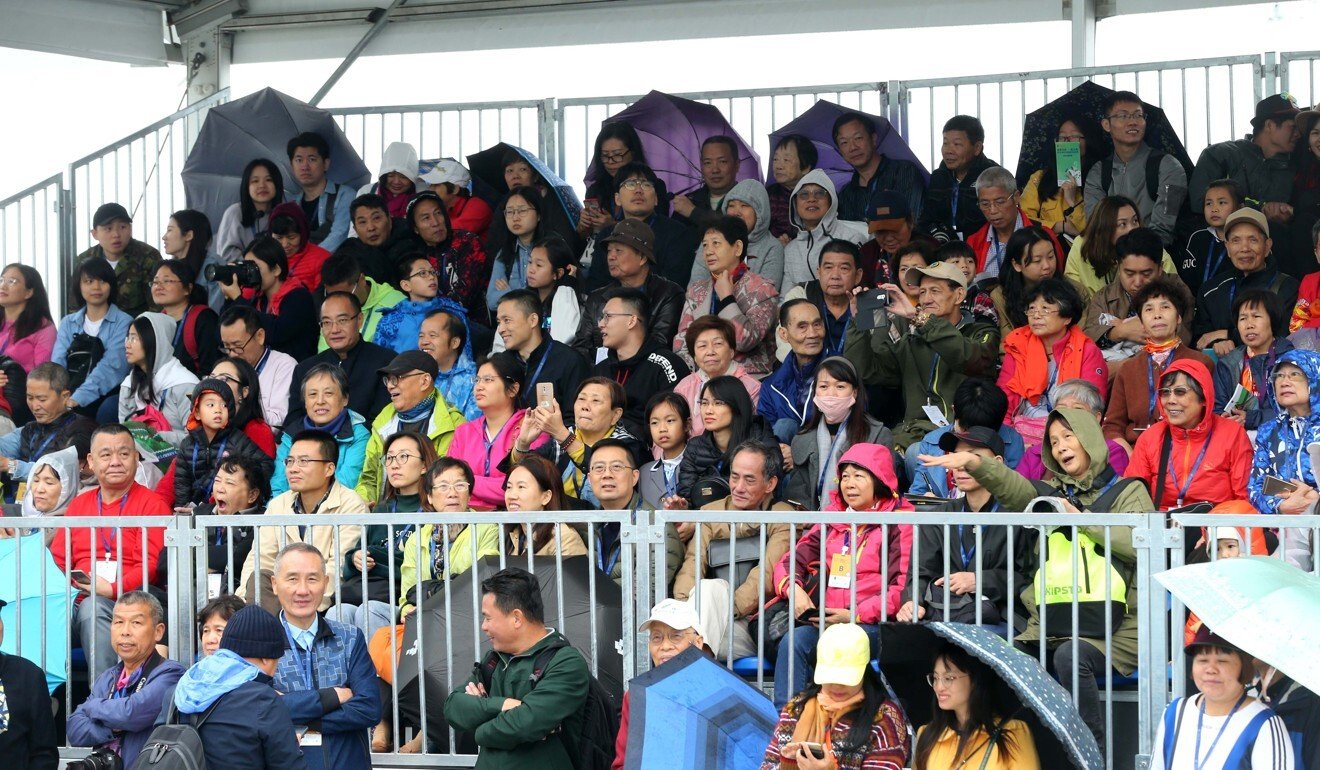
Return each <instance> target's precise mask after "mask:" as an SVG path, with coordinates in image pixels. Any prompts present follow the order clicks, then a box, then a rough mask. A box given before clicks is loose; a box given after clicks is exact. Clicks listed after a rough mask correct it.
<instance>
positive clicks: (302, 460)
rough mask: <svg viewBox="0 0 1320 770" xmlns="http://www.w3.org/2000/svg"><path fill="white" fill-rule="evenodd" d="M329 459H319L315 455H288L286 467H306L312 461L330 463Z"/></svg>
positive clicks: (285, 462) (285, 459)
mask: <svg viewBox="0 0 1320 770" xmlns="http://www.w3.org/2000/svg"><path fill="white" fill-rule="evenodd" d="M328 462H330V461H329V460H318V459H316V458H315V457H286V458H284V467H285V468H288V467H289V466H290V465H296V466H298V467H299V468H306V467H307V466H308V465H309V464H311V463H328Z"/></svg>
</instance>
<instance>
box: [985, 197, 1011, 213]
mask: <svg viewBox="0 0 1320 770" xmlns="http://www.w3.org/2000/svg"><path fill="white" fill-rule="evenodd" d="M1011 203H1013V199H1012V198H995V199H994V200H992V201H977V202H976V205H977V206H979V207H980V209H981V210H982V211H994V210H995V209H1002V208H1004V207H1005V206H1008V205H1010V204H1011Z"/></svg>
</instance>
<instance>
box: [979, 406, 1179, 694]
mask: <svg viewBox="0 0 1320 770" xmlns="http://www.w3.org/2000/svg"><path fill="white" fill-rule="evenodd" d="M1058 420H1064V421H1065V423H1066V424H1067V425H1068V426H1070V427H1071V428H1072V430H1073V433H1074V435H1076V436H1077V438H1078V440H1079V441H1080V442H1081V445H1082V449H1083V450H1085V452H1086V454H1087V456H1088V457H1090V458H1091V463H1090V464H1089V466H1088V467H1087V469H1086V472H1085V473H1083V474H1082V475H1081V476H1080V477H1076V478H1074V477H1072V476H1069V475H1068V474H1066V473H1064V472H1063V468H1061V467H1060V466H1059V463H1058V462H1057V461H1056V460H1055V459H1054V455H1053V453H1052V452H1050V451H1049V447H1048V445H1047V446H1046V447H1045V449H1044V451H1043V452H1042V453H1041V459H1042V460H1043V462H1044V464H1045V467H1046V468H1047V469H1049V471H1050V473H1052V474H1054V478H1053V479H1051V480H1050V481H1049V482H1047V483H1048V484H1049V485H1050V486H1052V487H1054V488H1055V489H1063V488H1065V487H1066V488H1067V489H1068V491H1069V492H1070V493H1071V494H1072V496H1073V497H1075V498H1076V499H1077V500H1079V501H1081V503H1082V505H1083V506H1086V505H1089V504H1091V503H1093V502H1095V500H1096V499H1097V498H1098V497H1100V495H1101V493H1102V492H1103V487H1102V486H1097V485H1096V484H1095V480H1096V477H1097V476H1099V475H1100V474H1101V473H1102V472H1103V471H1104V469H1105V468H1107V467H1109V448H1108V446H1107V445H1106V444H1105V437H1104V433H1103V432H1102V431H1101V429H1100V423H1099V422H1097V421H1096V419H1095V416H1094V415H1092V414H1091V413H1090V412H1086V411H1083V410H1081V409H1055V410H1054V411H1053V412H1050V416H1049V419H1047V420H1046V421H1045V435H1046V436H1047V437H1048V436H1049V435H1050V428H1051V427H1053V425H1054V423H1055V422H1056V421H1058ZM1047 441H1048V439H1047ZM1097 458H1098V459H1097ZM969 471H970V473H971V475H972V477H973V478H975V479H976V480H977V481H979V482H981V484H982V485H983V486H984V487H985V488H986V489H988V490H990V494H992V495H994V496H995V499H996V500H998V501H999V502H1000V504H1001V505H1003V507H1004V509H1005V510H1009V511H1021V510H1024V509H1025V508H1026V507H1027V503H1028V502H1030V501H1031V499H1032V498H1034V497H1038V496H1039V493H1038V492H1037V491H1036V487H1035V485H1033V484H1032V483H1031V482H1030V481H1028V480H1026V479H1025V478H1023V477H1022V476H1020V475H1018V474H1017V473H1016V472H1015V471H1013V470H1011V469H1010V468H1009V467H1008V466H1006V465H1004V464H1003V463H1002V462H999V461H998V460H995V459H989V460H982V461H981V464H980V465H979V466H978V467H977V468H976V469H975V470H971V469H969ZM1110 507H1111V508H1113V510H1112V511H1108V512H1109V513H1150V512H1151V511H1153V510H1155V503H1153V502H1152V501H1151V499H1150V492H1148V491H1147V490H1146V486H1145V485H1144V484H1141V483H1136V484H1128V485H1127V487H1126V488H1124V490H1123V492H1122V493H1121V494H1120V495H1119V496H1118V499H1117V500H1115V501H1114V504H1113V505H1112V506H1110ZM1080 530H1081V531H1082V532H1085V533H1087V534H1088V535H1090V536H1091V537H1092V538H1094V539H1095V541H1096V542H1097V543H1100V544H1101V545H1103V544H1104V542H1105V530H1104V527H1080ZM1032 539H1033V540H1035V541H1036V545H1037V547H1038V548H1039V545H1040V541H1039V539H1038V538H1034V537H1033V538H1032ZM1109 545H1110V548H1111V549H1112V551H1113V559H1114V566H1115V567H1116V568H1117V569H1118V571H1119V572H1120V573H1121V574H1123V576H1124V578H1125V579H1126V580H1127V584H1128V594H1127V606H1128V612H1127V616H1126V617H1125V618H1123V622H1122V624H1121V625H1119V627H1118V629H1117V630H1116V631H1115V632H1114V633H1113V635H1112V640H1113V651H1112V655H1113V663H1114V667H1115V668H1117V669H1118V670H1119V672H1120V673H1122V674H1123V675H1125V676H1126V675H1129V674H1131V673H1132V672H1133V671H1134V670H1136V667H1137V587H1136V581H1135V580H1134V579H1133V577H1134V574H1135V571H1136V564H1137V554H1136V551H1135V550H1134V549H1133V547H1132V528H1131V527H1112V528H1111V529H1110V532H1109ZM1037 562H1039V553H1037ZM1033 574H1034V572H1033ZM1020 598H1021V601H1022V605H1023V606H1024V607H1026V608H1027V612H1028V614H1029V616H1030V619H1029V620H1028V623H1027V627H1026V629H1025V630H1023V632H1022V633H1021V634H1019V635H1018V637H1017V640H1018V641H1019V642H1038V641H1039V640H1040V619H1039V617H1038V615H1037V612H1036V605H1035V597H1034V596H1033V589H1032V585H1031V583H1027V584H1026V585H1025V586H1024V587H1023V590H1022V593H1021V597H1020ZM1051 630H1053V626H1051ZM1062 641H1064V638H1061V637H1054V636H1051V637H1050V639H1049V642H1050V646H1055V645H1057V644H1058V643H1060V642H1062ZM1084 641H1086V642H1089V643H1090V644H1092V645H1093V646H1095V647H1096V649H1098V650H1100V651H1101V652H1104V651H1105V640H1104V639H1084Z"/></svg>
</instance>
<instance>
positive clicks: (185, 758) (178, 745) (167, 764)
mask: <svg viewBox="0 0 1320 770" xmlns="http://www.w3.org/2000/svg"><path fill="white" fill-rule="evenodd" d="M223 698H224V696H223V695H222V696H220V698H217V699H216V701H215V703H212V704H211V706H210V707H209V708H207V709H206V711H204V712H202V713H201V714H200V715H199V714H192V715H190V716H189V717H188V722H187V723H185V724H179V723H178V718H179V710H178V707H177V706H175V705H174V699H173V698H171V699H170V708H169V711H168V712H167V713H166V715H165V724H163V725H160V726H159V727H157V728H156V729H155V730H152V731H151V735H150V736H148V737H147V743H146V745H145V746H143V747H142V753H140V754H138V758H137V762H135V763H134V765H133V766H134V767H138V768H142V770H206V750H205V748H203V746H202V736H201V733H199V732H197V731H198V729H199V728H201V726H202V724H203V723H204V722H206V719H207V717H209V716H211V712H212V711H214V710H215V707H216V705H217V704H219V703H220V701H221V700H222V699H223Z"/></svg>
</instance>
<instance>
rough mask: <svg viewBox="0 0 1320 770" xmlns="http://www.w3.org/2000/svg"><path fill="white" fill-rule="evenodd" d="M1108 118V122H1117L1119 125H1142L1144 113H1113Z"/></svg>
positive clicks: (1138, 111) (1139, 111)
mask: <svg viewBox="0 0 1320 770" xmlns="http://www.w3.org/2000/svg"><path fill="white" fill-rule="evenodd" d="M1108 117H1109V119H1110V120H1117V121H1119V122H1120V123H1127V122H1128V121H1135V122H1137V123H1142V122H1144V121H1145V120H1146V113H1144V112H1142V111H1141V110H1137V111H1136V112H1115V113H1114V114H1112V115H1109V116H1108Z"/></svg>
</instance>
